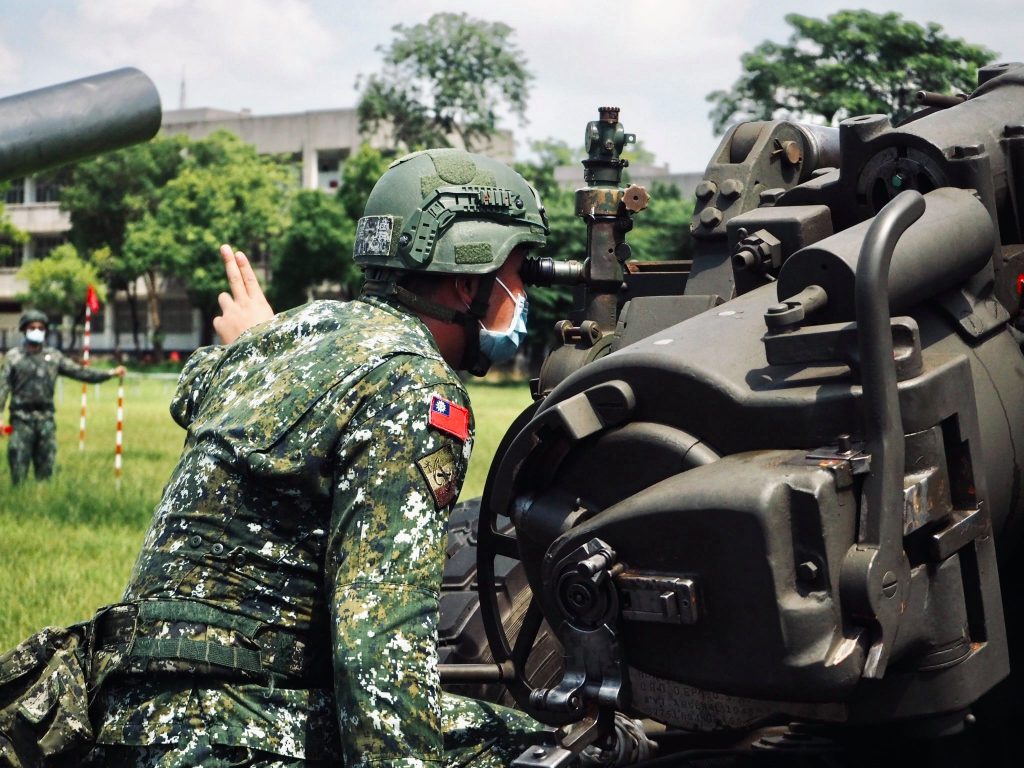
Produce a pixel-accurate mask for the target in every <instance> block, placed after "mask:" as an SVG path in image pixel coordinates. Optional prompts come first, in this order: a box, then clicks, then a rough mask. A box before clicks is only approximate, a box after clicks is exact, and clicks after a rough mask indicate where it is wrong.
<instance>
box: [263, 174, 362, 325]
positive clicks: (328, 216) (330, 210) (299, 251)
mask: <svg viewBox="0 0 1024 768" xmlns="http://www.w3.org/2000/svg"><path fill="white" fill-rule="evenodd" d="M354 234H355V225H354V224H353V223H352V220H351V219H350V218H349V216H348V215H347V214H346V212H345V210H344V208H343V207H342V204H341V202H340V201H339V200H338V198H337V197H335V196H331V195H327V194H324V193H323V192H321V191H320V190H318V189H304V190H301V191H300V192H299V193H298V194H296V195H295V197H294V198H293V199H292V206H291V224H290V225H289V226H288V228H287V229H286V230H285V231H284V234H283V235H282V236H281V238H280V240H279V241H278V243H277V244H276V246H275V248H274V251H273V255H272V257H271V268H272V272H273V275H274V279H273V281H272V282H271V283H270V287H269V289H268V295H269V299H270V303H271V305H273V307H274V308H275V309H276V310H278V311H280V310H283V309H289V308H291V307H295V306H298V305H299V304H302V303H303V302H305V301H306V300H307V299H308V298H309V291H310V289H311V288H312V287H313V286H315V285H316V284H318V283H321V282H324V281H329V282H341V284H342V286H343V290H344V292H345V294H346V295H347V296H348V297H351V296H352V295H353V285H354V284H355V285H356V286H357V287H356V289H355V290H358V283H359V271H358V270H357V269H356V268H355V264H354V263H353V262H352V241H353V238H354Z"/></svg>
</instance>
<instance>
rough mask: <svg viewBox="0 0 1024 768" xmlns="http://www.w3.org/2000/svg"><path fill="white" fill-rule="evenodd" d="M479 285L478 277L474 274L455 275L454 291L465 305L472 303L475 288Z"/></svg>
mask: <svg viewBox="0 0 1024 768" xmlns="http://www.w3.org/2000/svg"><path fill="white" fill-rule="evenodd" d="M479 285H480V278H479V277H477V276H476V275H456V276H455V293H456V294H457V295H458V297H459V299H460V300H461V301H462V303H463V304H464V305H466V306H468V305H469V304H471V303H472V301H473V297H475V296H476V290H477V288H478V287H479Z"/></svg>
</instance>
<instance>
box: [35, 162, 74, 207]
mask: <svg viewBox="0 0 1024 768" xmlns="http://www.w3.org/2000/svg"><path fill="white" fill-rule="evenodd" d="M70 180H71V170H70V168H69V167H68V166H65V167H63V168H58V169H57V170H55V171H50V172H49V173H46V174H43V175H40V176H37V177H36V202H37V203H58V202H60V191H61V188H62V187H63V186H64V185H65V184H67V183H68V182H69V181H70Z"/></svg>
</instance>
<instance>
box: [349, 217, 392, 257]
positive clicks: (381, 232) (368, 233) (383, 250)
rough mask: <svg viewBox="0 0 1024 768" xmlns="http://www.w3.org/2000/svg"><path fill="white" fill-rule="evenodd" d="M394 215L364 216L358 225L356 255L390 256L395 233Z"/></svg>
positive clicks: (354, 249) (354, 251)
mask: <svg viewBox="0 0 1024 768" xmlns="http://www.w3.org/2000/svg"><path fill="white" fill-rule="evenodd" d="M395 229H396V228H395V217H394V216H363V217H362V218H361V219H360V220H359V224H358V225H357V226H356V243H355V247H354V248H353V249H352V252H353V253H354V254H355V255H356V256H390V255H391V251H392V248H393V245H394V235H395Z"/></svg>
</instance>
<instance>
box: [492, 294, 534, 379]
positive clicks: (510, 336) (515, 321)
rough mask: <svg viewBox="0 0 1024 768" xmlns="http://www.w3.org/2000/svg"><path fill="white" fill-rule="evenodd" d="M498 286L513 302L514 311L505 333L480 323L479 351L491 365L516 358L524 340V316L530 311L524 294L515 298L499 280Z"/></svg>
mask: <svg viewBox="0 0 1024 768" xmlns="http://www.w3.org/2000/svg"><path fill="white" fill-rule="evenodd" d="M498 285H500V286H501V287H502V288H503V289H504V290H505V293H507V294H508V295H509V296H511V297H512V299H513V300H515V302H516V309H515V313H514V314H513V315H512V322H511V323H509V326H508V330H507V331H492V330H490V329H488V328H485V327H484V324H483V323H482V322H481V323H480V351H481V352H482V353H483V354H484V356H485V357H486V358H487V359H488V360H490V361H491V362H492V363H504V362H507V361H509V360H511V359H512V358H513V357H515V356H516V351H517V350H518V349H519V345H520V344H522V343H523V339H525V338H526V314H527V312H528V311H529V309H530V303H529V301H527V299H526V294H525V293H524V294H523V295H521V296H516V295H515V294H513V293H512V291H510V290H509V289H508V286H507V285H505V284H504V283H503V282H501V280H500V279H499V280H498Z"/></svg>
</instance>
